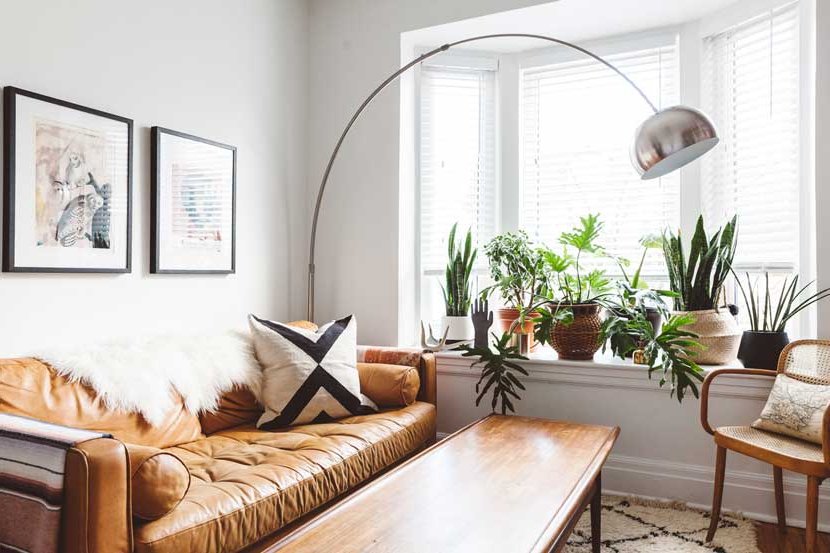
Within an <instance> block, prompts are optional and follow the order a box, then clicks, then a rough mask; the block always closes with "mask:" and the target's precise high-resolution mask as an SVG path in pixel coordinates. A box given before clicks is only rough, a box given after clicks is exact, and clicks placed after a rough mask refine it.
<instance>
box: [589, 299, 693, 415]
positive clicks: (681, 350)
mask: <svg viewBox="0 0 830 553" xmlns="http://www.w3.org/2000/svg"><path fill="white" fill-rule="evenodd" d="M629 315H630V318H622V317H613V318H609V319H607V320H606V321H605V323H604V324H603V336H604V337H606V338H608V339H609V341H608V342H606V344H610V343H613V340H611V339H612V338H614V337H615V336H622V337H624V338H625V339H629V338H632V337H633V339H634V340H635V342H636V344H637V347H638V348H639V349H642V350H643V354H644V355H645V358H646V360H647V361H648V377H649V378H651V377H652V374H653V373H655V372H658V373H660V387H661V388H662V387H663V386H665V385H666V384H667V383H669V384H670V385H671V388H670V392H669V395H671V396H674V395H677V401H678V402H681V403H682V402H683V398H684V397H685V396H686V393H687V391H688V390H691V392H692V395H694V396H695V397H699V392H698V388H697V383H698V382H702V381H703V370H702V369H701V368H700V366H699V365H698V364H697V363H695V361H694V354H695V353H696V352H697V351H699V350H700V348H701V347H702V346H701V345H700V343H698V342H697V341H696V339H697V338H698V335H697V334H695V333H693V332H689V331H688V330H684V329H683V327H684V326H686V325H689V324H692V323H694V321H695V318H694V316H692V315H690V314H684V315H673V316H671V317H669V319H668V321H666V322H665V323H664V324H663V327H662V329H661V330H660V332H659V333H657V332H655V331H654V327H653V326H652V324H651V322H650V321H649V320H648V319H647V318H646V316H645V312H644V311H643V310H640V309H634V310H633V311H632V312H631V313H630V314H629ZM605 347H606V346H605V345H604V346H603V351H605ZM614 353H615V354H617V355H619V354H620V353H621V351H619V350H618V351H615V352H614ZM620 356H621V357H623V355H620Z"/></svg>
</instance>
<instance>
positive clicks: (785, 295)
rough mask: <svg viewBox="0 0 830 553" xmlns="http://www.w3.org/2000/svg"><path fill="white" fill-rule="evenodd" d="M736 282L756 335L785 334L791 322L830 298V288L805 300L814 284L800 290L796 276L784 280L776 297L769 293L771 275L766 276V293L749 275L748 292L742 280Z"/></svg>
mask: <svg viewBox="0 0 830 553" xmlns="http://www.w3.org/2000/svg"><path fill="white" fill-rule="evenodd" d="M735 282H736V283H737V284H738V288H739V289H740V291H741V295H742V296H743V298H744V303H745V304H746V309H747V312H748V315H749V326H750V330H753V331H755V332H784V330H785V328H786V327H787V322H788V321H789V320H790V319H792V318H793V317H795V316H796V315H798V314H799V313H800V312H801V311H803V310H804V309H806V308H808V307H810V306H811V305H813V304H814V303H817V302H819V301H821V300H823V299H825V298H827V297H828V296H830V288H825V289H823V290H819V291H818V292H815V293H814V294H809V295H807V296H805V295H804V294H805V293H807V291H808V290H809V289H810V288H811V286H812V285H813V283H814V282H815V281H810V282H808V283H807V284H806V285H804V286H802V287H801V288H799V287H798V275H795V276H793V278H792V280H789V277H784V284H783V285H782V287H781V291H780V292H779V294H778V296H777V297H775V296H773V294H772V293H771V292H770V287H769V273H768V272H765V273H764V290H763V293H762V291H761V290H758V286H757V282H756V283H754V284H753V282H752V280H751V278H750V276H749V273H746V288H744V285H743V284H741V278H740V277H739V276H738V275H737V274H735Z"/></svg>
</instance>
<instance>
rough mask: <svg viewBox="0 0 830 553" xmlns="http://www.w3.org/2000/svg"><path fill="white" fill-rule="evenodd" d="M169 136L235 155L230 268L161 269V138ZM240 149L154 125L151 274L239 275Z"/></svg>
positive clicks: (151, 154) (151, 190)
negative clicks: (237, 238) (237, 250)
mask: <svg viewBox="0 0 830 553" xmlns="http://www.w3.org/2000/svg"><path fill="white" fill-rule="evenodd" d="M163 134H167V135H170V136H175V137H178V138H183V139H186V140H192V141H194V142H199V143H201V144H207V145H209V146H214V147H216V148H222V149H225V150H229V151H230V152H231V153H232V164H233V167H232V168H231V258H230V267H229V268H227V269H165V268H163V267H161V259H160V257H161V251H160V250H161V240H162V236H161V230H162V229H161V220H160V219H161V218H160V216H159V210H160V208H161V202H162V198H161V192H162V191H161V178H162V175H161V167H160V164H159V161H160V159H161V147H162V145H161V135H163ZM236 170H237V149H236V146H232V145H230V144H225V143H222V142H217V141H215V140H210V139H207V138H203V137H200V136H196V135H193V134H188V133H185V132H181V131H175V130H172V129H168V128H166V127H160V126H154V127H152V129H151V131H150V273H152V274H162V275H164V274H168V275H169V274H180V275H182V274H184V275H199V274H201V275H229V274H235V273H236Z"/></svg>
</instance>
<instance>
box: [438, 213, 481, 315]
mask: <svg viewBox="0 0 830 553" xmlns="http://www.w3.org/2000/svg"><path fill="white" fill-rule="evenodd" d="M457 226H458V223H455V224H454V225H453V226H452V229H450V236H449V238H448V240H447V242H448V244H447V268H446V270H445V271H444V284H442V285H441V292H442V293H443V294H444V305H445V306H446V313H447V316H448V317H465V316H467V314H469V312H470V305H471V303H472V293H471V287H470V275H472V272H473V265H474V264H475V261H476V255H477V254H478V249H476V248H473V235H472V233H471V232H470V230H469V229H468V230H467V236H466V237H465V238H464V241H463V243H461V244H456V242H455V230H456V227H457Z"/></svg>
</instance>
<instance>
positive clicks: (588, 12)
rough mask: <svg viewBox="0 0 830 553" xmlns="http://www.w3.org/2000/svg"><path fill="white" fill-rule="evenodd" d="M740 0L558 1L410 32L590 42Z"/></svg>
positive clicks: (519, 45)
mask: <svg viewBox="0 0 830 553" xmlns="http://www.w3.org/2000/svg"><path fill="white" fill-rule="evenodd" d="M735 1H736V0H558V1H556V2H550V3H547V4H540V5H538V6H532V7H529V8H522V9H518V10H512V11H507V12H501V13H496V14H491V15H486V16H483V17H477V18H474V19H465V20H463V21H457V22H454V23H447V24H445V25H438V26H435V27H429V28H426V29H418V30H416V31H411V32H409V33H406V39H407V42H409V43H410V44H414V45H416V46H438V45H441V44H444V43H446V42H452V41H454V40H458V39H460V38H463V37H467V36H475V35H480V34H489V33H510V32H520V33H530V34H548V35H553V36H555V37H557V38H562V39H564V40H570V41H586V40H590V39H593V38H599V37H605V36H613V35H619V34H625V33H631V32H635V31H642V30H645V29H654V28H659V27H666V26H670V25H678V24H681V23H686V22H690V21H694V20H696V19H700V18H701V17H703V16H706V15H708V14H710V13H713V12H716V11H718V10H720V9H722V8H724V7H726V6H728V5H729V4H733V3H735ZM538 47H539V43H538V41H535V40H532V39H530V40H523V39H511V38H500V39H493V40H488V41H482V42H476V43H471V44H469V45H467V46H465V47H464V48H465V49H478V50H488V51H491V52H493V51H496V52H515V51H519V50H525V49H530V48H538Z"/></svg>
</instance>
